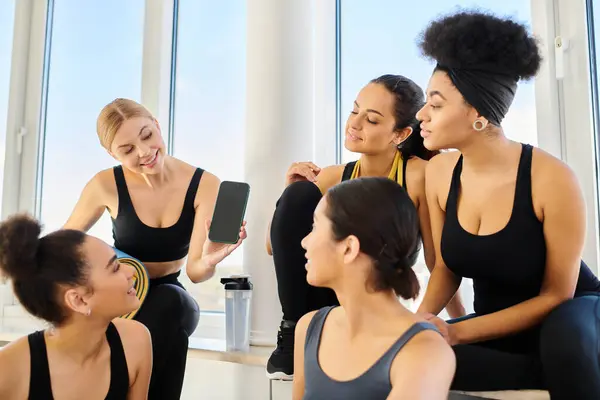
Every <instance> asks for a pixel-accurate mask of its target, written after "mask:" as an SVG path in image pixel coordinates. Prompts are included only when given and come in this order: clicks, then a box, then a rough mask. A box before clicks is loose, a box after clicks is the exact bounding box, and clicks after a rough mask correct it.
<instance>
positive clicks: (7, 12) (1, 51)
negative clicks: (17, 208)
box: [0, 0, 15, 208]
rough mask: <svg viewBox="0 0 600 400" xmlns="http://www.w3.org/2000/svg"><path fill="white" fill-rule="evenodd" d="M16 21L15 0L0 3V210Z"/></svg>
mask: <svg viewBox="0 0 600 400" xmlns="http://www.w3.org/2000/svg"><path fill="white" fill-rule="evenodd" d="M14 19H15V2H14V0H10V1H2V2H0V208H1V206H2V196H1V194H2V187H3V185H2V182H3V181H4V179H3V177H4V149H5V146H4V144H5V141H6V123H7V121H6V116H7V112H8V95H9V92H10V90H9V88H10V69H11V59H12V57H11V55H12V47H13V25H14Z"/></svg>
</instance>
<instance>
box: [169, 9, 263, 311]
mask: <svg viewBox="0 0 600 400" xmlns="http://www.w3.org/2000/svg"><path fill="white" fill-rule="evenodd" d="M245 92H246V1H245V0H229V1H222V2H219V1H208V0H180V2H179V20H178V40H177V74H176V89H175V129H174V147H173V149H174V150H173V153H174V154H173V155H174V156H175V157H177V158H180V159H182V160H184V161H186V162H188V163H190V164H192V165H195V166H197V167H201V168H203V169H205V170H207V171H209V172H211V173H213V174H215V175H217V176H218V177H219V178H220V179H221V181H225V180H233V181H242V180H243V179H244V131H245V121H244V118H245V117H244V112H245V101H246V95H245ZM265 112H266V113H267V114H268V111H265ZM267 114H265V118H268V115H267ZM242 254H243V249H242V248H239V249H237V250H236V251H235V252H234V253H233V254H232V255H230V256H229V257H227V258H226V259H225V260H224V261H223V262H222V263H221V264H219V266H218V267H217V273H216V275H215V277H214V278H212V279H211V280H209V281H206V282H203V283H200V284H198V285H190V284H187V285H186V287H187V288H188V290H190V292H192V293H193V294H194V296H195V298H196V299H197V301H198V303H199V305H200V308H201V310H203V311H218V312H223V311H224V292H223V286H222V285H221V283H220V277H222V276H226V275H230V274H234V273H241V272H242Z"/></svg>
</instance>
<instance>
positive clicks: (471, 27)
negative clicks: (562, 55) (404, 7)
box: [419, 11, 542, 79]
mask: <svg viewBox="0 0 600 400" xmlns="http://www.w3.org/2000/svg"><path fill="white" fill-rule="evenodd" d="M419 47H420V49H421V53H422V54H423V55H424V56H426V57H428V58H431V59H433V60H435V61H436V62H438V63H439V64H442V65H445V66H447V67H451V68H469V67H481V66H484V67H491V66H494V68H496V69H498V70H500V71H503V72H504V73H506V74H511V75H514V76H515V77H518V78H520V79H529V78H531V77H533V76H534V75H535V74H536V73H537V71H538V69H539V67H540V64H541V61H542V57H541V54H540V49H539V47H538V43H537V40H536V39H535V38H534V37H533V36H532V35H530V34H529V32H528V31H527V28H526V27H525V26H524V25H522V24H520V23H518V22H516V21H514V20H513V19H511V18H500V17H497V16H495V15H493V14H491V13H483V12H480V11H461V12H458V13H453V14H449V15H447V16H444V17H442V18H440V19H437V20H435V21H433V22H431V23H430V24H429V25H428V27H427V28H426V29H425V31H423V32H422V34H421V36H420V38H419Z"/></svg>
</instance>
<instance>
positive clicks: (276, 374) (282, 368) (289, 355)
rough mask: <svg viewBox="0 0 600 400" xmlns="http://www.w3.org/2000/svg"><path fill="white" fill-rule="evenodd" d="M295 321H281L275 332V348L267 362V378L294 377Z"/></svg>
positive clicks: (282, 378) (283, 378) (287, 379)
mask: <svg viewBox="0 0 600 400" xmlns="http://www.w3.org/2000/svg"><path fill="white" fill-rule="evenodd" d="M295 328H296V323H295V322H293V321H285V320H284V321H281V326H280V327H279V332H278V333H277V348H276V349H275V351H274V352H273V354H271V357H269V361H268V362H267V378H269V379H273V380H283V381H291V380H293V379H294V330H295Z"/></svg>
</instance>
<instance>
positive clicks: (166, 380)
mask: <svg viewBox="0 0 600 400" xmlns="http://www.w3.org/2000/svg"><path fill="white" fill-rule="evenodd" d="M97 133H98V138H99V139H100V143H101V145H102V146H103V147H104V148H105V149H106V151H108V153H109V154H110V155H111V156H112V157H113V158H114V159H115V160H117V161H118V162H119V163H120V164H121V165H118V166H115V167H113V168H110V169H106V170H103V171H100V172H99V173H98V174H96V175H95V176H94V177H93V178H92V179H91V180H90V181H89V182H88V183H87V185H86V186H85V188H84V189H83V193H82V194H81V196H80V198H79V201H78V202H77V204H76V206H75V209H74V210H73V212H72V214H71V216H70V217H69V219H68V220H67V222H66V224H65V226H64V227H65V228H71V229H79V230H83V231H87V230H89V229H90V228H91V227H92V226H93V225H94V224H95V223H96V222H97V221H98V219H99V218H100V217H101V216H102V214H103V213H104V211H105V210H106V211H108V213H109V214H110V216H111V219H112V226H113V237H114V240H115V242H114V246H115V248H117V249H118V250H120V251H122V252H124V253H126V254H128V255H130V256H132V257H134V258H136V259H138V260H140V261H141V262H142V263H143V264H144V266H145V267H146V269H147V271H148V275H149V278H150V288H149V292H148V295H147V297H146V298H145V300H144V302H143V304H142V306H141V307H140V309H139V310H138V312H137V313H136V314H135V317H134V318H135V319H136V320H138V321H140V322H142V323H143V324H144V325H146V327H147V328H148V329H149V331H150V334H151V336H152V347H153V354H154V362H153V370H152V379H151V382H150V392H149V399H150V400H152V399H178V398H179V397H180V395H181V388H182V386H183V377H184V373H185V365H186V358H187V349H188V338H189V336H190V335H191V334H192V333H193V332H194V330H195V329H196V326H197V324H198V319H199V308H198V304H197V303H196V302H195V301H194V299H193V298H192V297H191V296H190V295H189V294H188V293H187V292H186V290H185V289H184V287H183V285H181V283H180V282H179V281H178V277H179V275H180V273H181V270H182V268H184V267H185V271H186V273H187V275H188V277H189V278H190V280H191V281H192V282H194V283H198V282H202V281H205V280H207V279H209V278H211V277H212V276H213V275H214V273H215V267H216V265H217V264H218V263H219V262H220V261H222V260H223V259H224V258H225V257H226V256H227V255H229V254H230V253H231V252H232V251H234V250H235V249H236V248H237V247H238V246H239V245H240V244H241V242H242V241H243V239H244V238H245V237H246V232H245V228H244V227H242V229H241V231H240V240H239V241H238V242H237V243H236V244H233V245H222V244H217V243H212V242H210V241H209V240H208V239H207V230H208V227H209V226H210V221H209V218H210V217H211V215H212V212H213V208H214V204H215V200H216V196H217V192H218V188H219V184H220V181H219V178H217V177H216V176H215V175H213V174H211V173H209V172H208V171H204V170H203V169H201V168H197V167H194V166H192V165H190V164H187V163H185V162H183V161H181V160H178V159H176V158H174V157H172V156H170V155H168V154H167V151H166V146H165V143H164V140H163V137H162V134H161V129H160V125H159V124H158V121H157V120H156V119H155V118H154V117H153V115H152V114H151V113H150V112H149V111H148V110H147V109H146V108H145V107H144V106H142V105H140V104H138V103H136V102H135V101H132V100H128V99H116V100H114V101H113V102H111V103H110V104H108V105H106V106H105V107H104V108H103V109H102V111H101V112H100V115H99V117H98V121H97ZM186 257H187V259H186Z"/></svg>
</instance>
